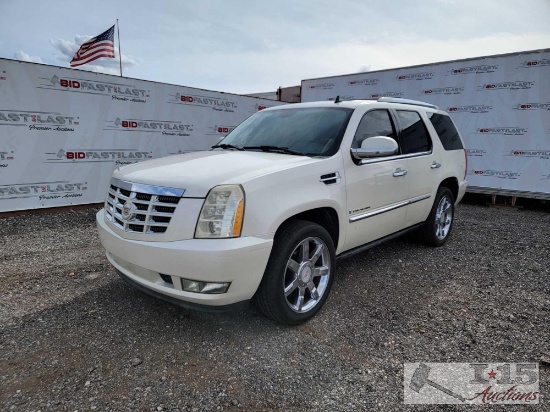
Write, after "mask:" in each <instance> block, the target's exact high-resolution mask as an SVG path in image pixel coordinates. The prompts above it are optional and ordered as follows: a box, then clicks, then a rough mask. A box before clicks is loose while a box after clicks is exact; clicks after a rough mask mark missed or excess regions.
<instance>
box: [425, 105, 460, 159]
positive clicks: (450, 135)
mask: <svg viewBox="0 0 550 412" xmlns="http://www.w3.org/2000/svg"><path fill="white" fill-rule="evenodd" d="M427 115H428V117H429V119H430V122H432V125H433V127H434V129H435V131H436V132H437V135H438V136H439V140H441V143H442V144H443V147H444V148H445V150H461V149H464V146H463V145H462V141H461V140H460V135H459V134H458V130H456V127H455V125H454V124H453V121H452V120H451V118H450V117H449V116H447V115H444V114H439V113H427Z"/></svg>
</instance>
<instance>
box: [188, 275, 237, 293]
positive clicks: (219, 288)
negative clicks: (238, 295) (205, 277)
mask: <svg viewBox="0 0 550 412" xmlns="http://www.w3.org/2000/svg"><path fill="white" fill-rule="evenodd" d="M230 284H231V283H230V282H227V283H216V282H199V281H196V280H190V279H182V280H181V287H182V288H183V290H184V291H186V292H194V293H207V294H211V295H213V294H218V293H225V292H227V289H229V285H230Z"/></svg>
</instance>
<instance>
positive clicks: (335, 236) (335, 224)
mask: <svg viewBox="0 0 550 412" xmlns="http://www.w3.org/2000/svg"><path fill="white" fill-rule="evenodd" d="M293 220H304V221H307V222H312V223H316V224H318V225H319V226H321V227H323V228H324V229H325V230H326V231H327V232H328V233H329V234H330V237H331V238H332V241H333V243H334V247H335V248H336V249H337V248H338V242H339V240H340V221H339V218H338V212H336V210H335V209H334V208H332V207H319V208H315V209H309V210H305V211H303V212H300V213H297V214H294V215H292V216H290V217H288V218H286V219H285V220H284V221H283V222H281V224H280V225H279V227H278V228H277V231H276V232H275V236H277V233H278V232H279V231H280V230H281V228H282V227H284V226H286V225H287V224H289V223H290V222H291V221H293Z"/></svg>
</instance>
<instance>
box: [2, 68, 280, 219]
mask: <svg viewBox="0 0 550 412" xmlns="http://www.w3.org/2000/svg"><path fill="white" fill-rule="evenodd" d="M278 104H281V103H280V102H277V101H272V100H265V99H257V98H253V97H245V96H239V95H233V94H227V93H222V92H214V91H207V90H200V89H193V88H189V87H183V86H175V85H170V84H162V83H156V82H149V81H144V80H136V79H128V78H124V77H117V76H110V75H105V74H98V73H92V72H86V71H81V70H73V69H66V68H61V67H55V66H46V65H41V64H35V63H26V62H20V61H14V60H6V59H0V212H6V211H14V210H24V209H33V208H44V207H55V206H68V205H74V204H87V203H98V202H102V201H103V200H104V199H105V193H106V190H107V186H108V183H109V180H110V176H111V173H112V172H113V170H114V169H115V168H117V167H119V166H123V165H127V164H130V163H135V162H139V161H142V160H145V159H152V158H157V157H162V156H167V155H172V154H178V153H185V152H189V151H196V150H204V149H208V148H210V146H212V145H214V144H216V143H217V142H218V141H219V140H220V139H221V138H222V137H223V136H225V135H226V134H227V133H229V131H231V130H232V129H233V128H234V127H235V126H237V125H238V124H239V123H241V122H242V121H243V120H244V119H246V118H247V117H249V116H250V115H252V114H254V113H255V112H257V111H258V110H262V109H263V108H265V107H270V106H274V105H278Z"/></svg>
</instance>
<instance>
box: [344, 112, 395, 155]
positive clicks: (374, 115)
mask: <svg viewBox="0 0 550 412" xmlns="http://www.w3.org/2000/svg"><path fill="white" fill-rule="evenodd" d="M374 136H387V137H391V138H392V139H395V129H394V127H393V123H392V121H391V118H390V114H389V113H388V111H387V110H371V111H370V112H367V113H365V115H364V116H363V118H362V119H361V122H360V123H359V126H357V131H356V132H355V137H354V138H353V142H352V145H351V147H352V148H354V149H357V148H360V147H361V143H362V142H363V140H365V139H368V138H369V137H374Z"/></svg>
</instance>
